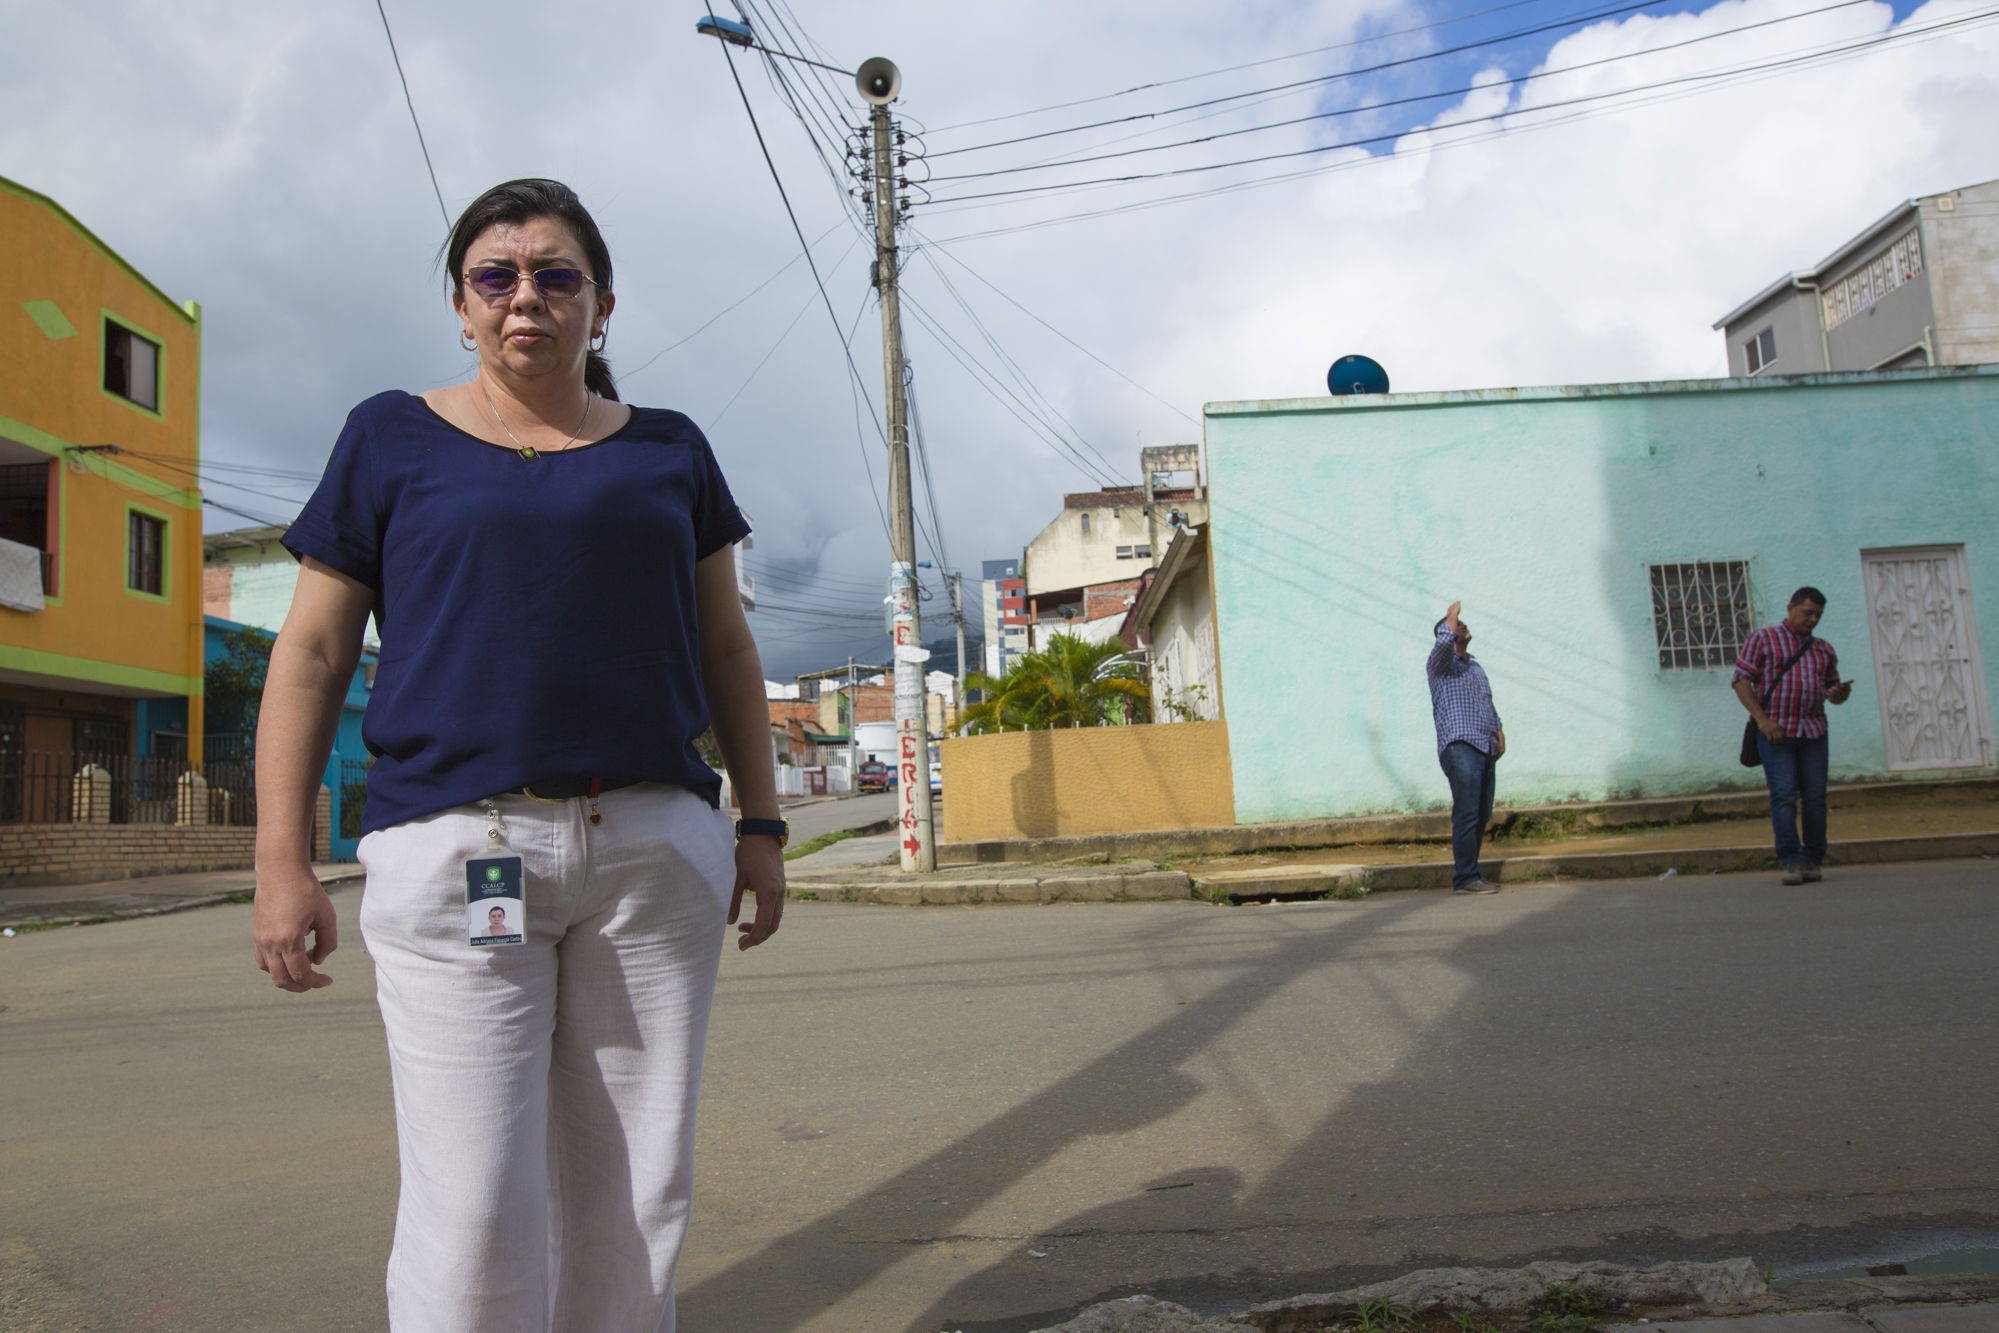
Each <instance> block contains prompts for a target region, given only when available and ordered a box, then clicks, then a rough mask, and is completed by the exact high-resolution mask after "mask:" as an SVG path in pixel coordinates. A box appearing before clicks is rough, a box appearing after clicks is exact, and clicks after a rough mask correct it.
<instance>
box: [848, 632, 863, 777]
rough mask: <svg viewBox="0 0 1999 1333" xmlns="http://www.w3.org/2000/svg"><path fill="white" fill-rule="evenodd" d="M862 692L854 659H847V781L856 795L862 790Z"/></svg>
mask: <svg viewBox="0 0 1999 1333" xmlns="http://www.w3.org/2000/svg"><path fill="white" fill-rule="evenodd" d="M860 736H861V692H860V690H859V689H857V688H856V687H855V685H854V659H853V658H852V657H849V658H848V659H847V781H848V782H849V783H850V784H851V786H850V790H851V791H852V792H853V793H854V794H855V795H856V796H858V795H860V791H861V758H860V749H859V747H860V743H861V742H860Z"/></svg>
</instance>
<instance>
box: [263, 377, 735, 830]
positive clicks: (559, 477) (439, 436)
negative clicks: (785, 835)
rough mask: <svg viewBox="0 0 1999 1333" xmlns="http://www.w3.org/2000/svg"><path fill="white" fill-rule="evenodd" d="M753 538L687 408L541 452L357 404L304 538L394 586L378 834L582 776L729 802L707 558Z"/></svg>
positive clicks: (427, 415) (393, 399) (288, 541)
mask: <svg viewBox="0 0 1999 1333" xmlns="http://www.w3.org/2000/svg"><path fill="white" fill-rule="evenodd" d="M749 530H750V529H749V524H748V523H746V522H744V521H743V516H742V513H741V511H739V510H738V509H737V508H736V502H735V500H734V499H733V498H732V497H731V496H730V494H729V486H728V483H727V482H725V481H724V480H723V479H722V470H721V468H720V467H719V466H718V465H717V464H716V462H715V455H714V453H713V452H712V451H711V450H710V449H709V448H708V441H707V440H706V439H704V438H703V437H702V435H701V432H700V430H698V429H697V428H696V427H695V425H694V423H693V422H691V421H689V420H688V419H687V418H686V417H684V416H682V415H681V414H680V413H678V412H667V411H661V410H658V409H655V408H644V407H635V408H633V409H632V417H631V420H630V421H629V422H627V423H626V424H625V427H624V429H622V430H620V431H618V432H617V433H616V434H614V435H611V436H608V437H607V438H605V439H602V440H599V441H598V442H597V443H595V444H589V445H581V446H577V447H574V448H571V449H567V450H563V451H560V452H556V453H545V454H542V455H540V456H539V457H537V458H533V459H526V458H522V457H521V456H520V454H519V453H518V452H517V451H515V450H512V449H503V448H500V447H499V446H497V445H492V444H488V443H486V442H485V441H483V440H480V439H477V438H475V437H473V436H471V435H468V434H466V433H465V432H464V431H461V430H459V429H458V428H457V427H456V426H453V425H451V424H450V423H449V422H447V421H446V420H444V418H442V417H440V416H439V415H437V413H436V412H434V411H432V410H431V408H430V405H429V404H427V403H425V402H424V401H423V400H422V399H420V398H416V397H413V396H411V395H410V394H407V393H403V392H400V391H396V392H391V393H384V394H377V395H376V396H375V397H373V398H370V399H369V400H368V401H366V402H364V403H362V404H361V405H360V406H359V407H357V408H355V409H354V410H353V412H352V413H350V414H349V415H348V417H347V426H346V428H345V429H344V430H342V431H341V432H340V440H339V442H338V443H336V444H335V445H334V446H333V456H332V458H330V459H329V460H328V461H327V464H326V475H325V476H324V477H323V478H321V480H320V483H319V489H318V490H316V491H314V492H313V496H312V499H311V500H310V501H309V502H307V504H306V506H305V509H304V511H303V512H302V513H300V514H299V516H298V520H297V521H296V522H294V523H293V524H292V526H291V530H290V532H288V533H287V534H286V535H285V546H286V547H287V548H289V549H290V550H291V552H292V553H293V554H294V555H297V556H301V557H303V556H308V555H309V556H311V557H312V558H313V559H315V560H318V561H321V562H322V563H324V564H326V565H329V566H331V567H332V568H334V569H337V570H339V571H340V572H341V573H343V574H346V575H348V576H349V577H350V578H354V579H358V580H360V581H361V582H362V583H365V584H367V585H368V586H369V587H371V588H373V589H375V591H376V594H377V597H376V602H375V614H376V620H377V624H378V625H379V627H380V629H381V635H382V656H381V663H380V665H379V666H378V667H377V668H376V672H375V688H374V692H373V695H372V697H371V698H370V699H369V700H368V712H367V715H366V717H364V718H363V719H362V724H361V735H362V739H363V740H364V741H365V742H366V743H367V746H368V749H369V752H370V753H372V754H373V755H374V756H375V763H374V765H373V766H372V767H371V768H370V769H369V772H368V805H367V812H366V817H365V819H364V821H363V824H362V830H363V832H373V831H374V830H376V829H383V828H388V827H390V826H392V825H395V824H400V823H403V822H404V821H406V820H411V819H418V818H421V817H422V816H424V815H428V814H434V813H436V812H437V811H439V810H448V809H450V808H452V807H453V806H458V805H464V804H466V803H467V802H469V801H476V800H479V799H480V798H482V797H486V796H492V795H494V794H496V793H498V792H503V791H507V790H510V789H512V788H515V787H520V786H523V785H525V784H529V783H534V782H547V781H551V780H553V779H556V778H562V777H598V778H626V779H632V780H636V781H641V782H666V783H673V784H675V785H678V786H683V787H688V788H691V789H693V790H694V791H697V792H699V793H701V794H702V795H703V796H705V797H706V798H707V799H708V802H709V804H711V805H712V804H715V803H716V802H717V800H718V799H719V796H720V786H721V783H720V779H718V778H717V777H716V775H715V771H714V770H713V769H711V768H709V767H708V765H706V764H704V763H703V762H702V761H701V756H700V755H699V754H698V753H697V752H696V751H695V749H694V738H695V737H696V736H698V735H700V734H701V733H702V732H703V731H705V730H706V729H707V726H708V703H707V700H706V698H705V697H704V696H703V694H702V689H701V653H700V647H699V639H698V635H697V632H696V624H697V621H696V616H695V603H694V565H695V562H697V561H699V560H703V559H705V558H706V557H708V556H710V555H713V554H714V553H715V552H716V551H719V550H721V549H722V548H723V547H725V546H728V545H729V544H730V543H732V542H737V541H741V540H742V539H743V537H744V536H745V535H747V534H748V532H749Z"/></svg>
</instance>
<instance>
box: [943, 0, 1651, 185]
mask: <svg viewBox="0 0 1999 1333" xmlns="http://www.w3.org/2000/svg"><path fill="white" fill-rule="evenodd" d="M1657 3H1658V0H1635V2H1634V3H1629V4H1622V5H1617V6H1614V7H1613V8H1610V9H1599V10H1593V11H1590V12H1587V13H1583V14H1573V15H1568V16H1566V17H1564V18H1560V19H1557V20H1555V21H1554V22H1552V23H1543V24H1539V25H1537V26H1535V27H1532V28H1520V29H1516V30H1515V31H1513V32H1508V33H1501V34H1500V35H1499V36H1497V37H1485V38H1481V39H1480V40H1478V41H1476V42H1466V43H1464V44H1463V45H1460V46H1448V47H1444V48H1442V49H1440V50H1436V51H1425V52H1423V53H1422V54H1421V55H1413V56H1403V57H1402V58H1400V59H1398V60H1385V61H1382V62H1381V63H1380V64H1377V65H1363V66H1361V67H1360V68H1359V69H1347V70H1339V71H1337V72H1335V73H1332V74H1318V75H1314V76H1313V77H1311V78H1309V79H1297V80H1294V81H1292V82H1290V83H1280V84H1276V85H1273V86H1272V87H1269V88H1253V89H1251V90H1250V91H1248V92H1242V93H1229V94H1227V95H1226V96H1223V97H1210V98H1207V99H1205V100H1203V101H1199V102H1188V103H1186V104H1185V105H1183V106H1176V107H1168V108H1167V109H1166V110H1164V111H1143V112H1139V113H1136V114H1134V115H1129V116H1118V117H1115V118H1113V119H1111V120H1095V121H1090V122H1089V123H1087V124H1083V125H1071V126H1068V127H1067V128H1065V129H1059V130H1043V131H1041V132H1040V133H1037V134H1023V135H1018V136H1016V137H1014V138H1011V139H995V140H993V141H992V142H991V143H982V144H968V145H967V146H965V147H963V148H949V149H939V150H938V151H937V152H935V153H933V154H931V156H933V157H947V156H950V155H952V154H956V153H977V152H983V151H985V150H986V149H989V148H1004V147H1007V146H1008V145H1011V144H1017V143H1031V142H1033V141H1035V140H1037V139H1052V138H1055V137H1057V136H1059V135H1064V134H1081V133H1082V132H1083V131H1084V130H1098V129H1104V128H1106V127H1107V126H1111V125H1128V124H1130V123H1131V122H1132V121H1134V120H1157V119H1158V118H1159V117H1161V116H1177V115H1179V114H1180V113H1181V112H1183V111H1198V110H1201V109H1203V108H1205V107H1211V106H1223V105H1226V104H1227V103H1230V102H1240V101H1244V100H1246V99H1248V98H1251V97H1265V96H1268V95H1269V94H1271V93H1281V92H1289V91H1292V90H1294V89H1298V88H1313V87H1323V86H1324V85H1326V84H1328V83H1337V82H1340V81H1341V80H1344V79H1357V78H1360V77H1361V76H1362V75H1366V74H1379V73H1381V72H1382V71H1383V70H1390V69H1399V68H1401V67H1402V66H1404V65H1416V64H1421V63H1423V62H1424V61H1429V60H1441V59H1443V58H1444V57H1445V56H1454V55H1462V54H1464V53H1465V52H1466V51H1476V50H1479V49H1480V48H1482V47H1487V46H1498V45H1500V44H1501V43H1503V42H1511V41H1518V40H1519V39H1520V38H1522V37H1533V36H1537V35H1538V34H1540V33H1544V32H1553V31H1554V30H1555V29H1557V28H1567V27H1573V26H1575V25H1576V24H1582V23H1594V22H1596V21H1597V20H1598V19H1606V18H1615V17H1616V16H1617V15H1619V14H1629V13H1632V12H1633V11H1635V10H1640V9H1649V8H1650V7H1651V6H1653V5H1654V4H1657Z"/></svg>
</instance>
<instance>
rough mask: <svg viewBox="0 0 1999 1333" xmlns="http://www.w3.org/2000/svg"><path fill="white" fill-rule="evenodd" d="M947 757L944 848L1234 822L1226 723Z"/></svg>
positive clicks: (1014, 743)
mask: <svg viewBox="0 0 1999 1333" xmlns="http://www.w3.org/2000/svg"><path fill="white" fill-rule="evenodd" d="M942 750H943V761H944V837H943V840H944V841H945V842H995V841H1001V840H1006V839H1013V838H1066V837H1075V836H1079V835H1082V834H1090V833H1144V832H1157V831H1161V830H1167V829H1183V828H1215V827H1218V826H1221V825H1226V824H1233V823H1235V784H1234V781H1233V779H1232V778H1231V775H1230V771H1229V733H1228V724H1227V723H1225V722H1163V723H1155V724H1151V725H1147V726H1135V727H1080V728H1077V729H1075V730H1064V731H1006V732H1000V733H999V734H997V735H991V736H957V737H951V738H949V739H947V740H945V741H944V743H943V747H942Z"/></svg>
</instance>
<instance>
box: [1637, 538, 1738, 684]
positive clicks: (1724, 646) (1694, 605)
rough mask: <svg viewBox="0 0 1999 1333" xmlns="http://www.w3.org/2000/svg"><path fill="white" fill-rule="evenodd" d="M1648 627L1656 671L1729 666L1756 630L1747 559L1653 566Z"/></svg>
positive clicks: (1700, 669)
mask: <svg viewBox="0 0 1999 1333" xmlns="http://www.w3.org/2000/svg"><path fill="white" fill-rule="evenodd" d="M1651 571H1652V628H1653V632H1654V633H1655V634H1656V635H1657V637H1658V643H1659V669H1660V670H1661V671H1709V670H1713V669H1715V668H1718V667H1732V666H1734V665H1735V659H1736V656H1737V655H1738V654H1740V653H1741V651H1742V645H1743V644H1744V643H1746V642H1748V640H1749V636H1750V634H1751V633H1753V632H1754V631H1755V629H1756V608H1755V606H1754V604H1753V602H1752V600H1751V595H1750V594H1751V590H1750V586H1749V562H1748V561H1747V560H1698V561H1695V562H1693V563H1691V564H1684V565H1653V566H1652V567H1651Z"/></svg>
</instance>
